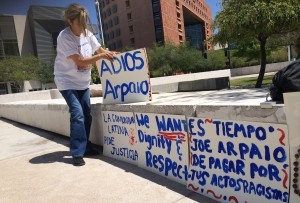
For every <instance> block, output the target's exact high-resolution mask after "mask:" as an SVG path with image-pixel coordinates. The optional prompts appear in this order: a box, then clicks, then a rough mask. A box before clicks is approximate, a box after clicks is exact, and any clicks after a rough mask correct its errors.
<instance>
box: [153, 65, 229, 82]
mask: <svg viewBox="0 0 300 203" xmlns="http://www.w3.org/2000/svg"><path fill="white" fill-rule="evenodd" d="M220 77H230V69H225V70H217V71H208V72H201V73H192V74H184V75H174V76H167V77H157V78H151V79H150V82H151V85H162V84H171V83H176V82H184V81H193V80H200V79H209V78H220Z"/></svg>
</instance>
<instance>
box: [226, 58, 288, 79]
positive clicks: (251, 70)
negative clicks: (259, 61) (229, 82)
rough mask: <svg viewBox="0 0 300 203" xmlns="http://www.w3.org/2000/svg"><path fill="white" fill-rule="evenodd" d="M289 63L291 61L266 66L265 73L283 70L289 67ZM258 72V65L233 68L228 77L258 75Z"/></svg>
mask: <svg viewBox="0 0 300 203" xmlns="http://www.w3.org/2000/svg"><path fill="white" fill-rule="evenodd" d="M290 63H291V61H286V62H281V63H271V64H267V67H266V73H269V72H277V71H279V70H281V69H282V68H284V67H285V66H287V65H289V64H290ZM259 70H260V65H257V66H250V67H243V68H235V69H230V75H231V77H235V76H242V75H251V74H258V73H259Z"/></svg>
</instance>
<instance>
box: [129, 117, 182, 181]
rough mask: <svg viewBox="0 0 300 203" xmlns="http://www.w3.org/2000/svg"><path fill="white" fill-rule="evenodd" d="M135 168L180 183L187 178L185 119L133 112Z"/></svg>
mask: <svg viewBox="0 0 300 203" xmlns="http://www.w3.org/2000/svg"><path fill="white" fill-rule="evenodd" d="M135 121H136V130H137V141H138V145H137V147H138V154H139V160H138V166H139V167H141V168H144V169H146V170H149V171H152V172H154V173H156V174H159V175H161V176H164V177H166V178H169V179H171V180H173V181H176V182H179V183H181V184H186V182H187V179H188V175H187V174H188V140H187V125H186V118H185V116H182V115H180V116H178V115H162V114H150V113H135Z"/></svg>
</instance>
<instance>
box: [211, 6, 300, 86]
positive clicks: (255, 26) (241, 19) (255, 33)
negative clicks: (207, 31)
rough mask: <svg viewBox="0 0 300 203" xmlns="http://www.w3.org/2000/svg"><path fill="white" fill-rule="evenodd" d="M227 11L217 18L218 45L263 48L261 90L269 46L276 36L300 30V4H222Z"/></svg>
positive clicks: (259, 80)
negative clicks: (254, 42)
mask: <svg viewBox="0 0 300 203" xmlns="http://www.w3.org/2000/svg"><path fill="white" fill-rule="evenodd" d="M221 2H222V6H223V10H222V11H221V12H220V13H218V14H217V15H216V18H215V21H214V27H215V28H216V29H218V33H217V34H216V35H215V36H214V41H215V42H220V43H221V44H223V45H225V44H227V43H235V42H242V41H251V40H257V41H258V43H259V46H260V58H261V68H260V72H259V76H258V78H257V82H256V85H255V87H256V88H259V87H261V85H262V81H263V78H264V74H265V69H266V63H267V51H266V44H267V42H268V39H269V38H270V37H272V36H273V35H275V34H280V35H282V34H285V33H289V32H293V31H296V30H299V28H300V0H285V1H282V0H222V1H221Z"/></svg>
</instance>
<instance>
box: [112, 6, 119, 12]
mask: <svg viewBox="0 0 300 203" xmlns="http://www.w3.org/2000/svg"><path fill="white" fill-rule="evenodd" d="M117 11H118V8H117V5H113V7H112V12H113V13H116V12H117Z"/></svg>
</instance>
